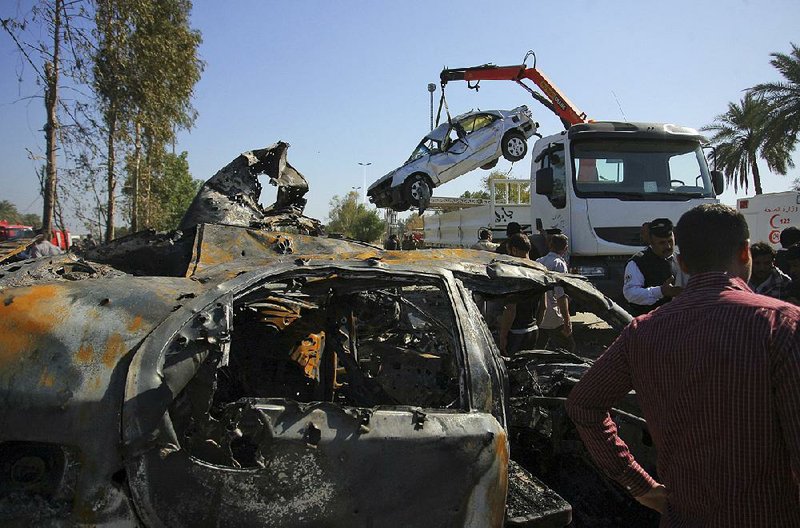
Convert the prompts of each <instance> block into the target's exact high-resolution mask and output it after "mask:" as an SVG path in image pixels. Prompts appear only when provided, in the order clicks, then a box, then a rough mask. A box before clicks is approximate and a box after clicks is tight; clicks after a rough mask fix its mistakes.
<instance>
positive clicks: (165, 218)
mask: <svg viewBox="0 0 800 528" xmlns="http://www.w3.org/2000/svg"><path fill="white" fill-rule="evenodd" d="M187 156H188V153H187V152H185V151H184V152H182V153H181V154H180V155H179V156H178V155H175V154H167V153H164V155H163V161H162V162H161V164H160V170H158V171H155V172H154V174H153V177H152V182H151V186H150V200H149V202H150V203H149V204H148V207H147V208H148V209H149V210H150V225H151V227H153V228H155V229H157V230H159V231H169V230H172V229H176V228H177V227H178V224H179V223H180V221H181V219H182V218H183V215H184V213H186V210H187V209H189V205H190V204H191V203H192V200H193V199H194V197H195V196H196V195H197V192H198V191H199V190H200V187H202V185H203V182H202V181H201V180H193V179H192V176H191V174H190V173H189V161H188V159H187Z"/></svg>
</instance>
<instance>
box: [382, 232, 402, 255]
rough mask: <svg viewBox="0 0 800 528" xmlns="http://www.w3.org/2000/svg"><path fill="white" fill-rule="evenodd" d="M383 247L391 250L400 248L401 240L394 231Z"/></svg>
mask: <svg viewBox="0 0 800 528" xmlns="http://www.w3.org/2000/svg"><path fill="white" fill-rule="evenodd" d="M383 249H388V250H390V251H395V250H398V249H400V241H399V240H397V235H396V234H394V233H392V234H391V235H389V239H388V240H386V243H385V244H384V245H383Z"/></svg>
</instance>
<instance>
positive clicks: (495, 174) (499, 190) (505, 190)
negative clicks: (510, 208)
mask: <svg viewBox="0 0 800 528" xmlns="http://www.w3.org/2000/svg"><path fill="white" fill-rule="evenodd" d="M511 176H513V175H511ZM508 179H513V178H509V174H508V173H505V172H501V171H499V170H493V171H492V172H490V173H489V174H488V175H487V176H486V177H484V178H483V179H482V184H483V188H484V192H485V193H486V197H487V199H488V198H489V197H490V192H491V182H493V181H497V180H508ZM494 193H495V194H494V198H495V202H497V203H503V202H510V203H530V200H531V185H530V183H523V184H518V185H517V184H514V185H497V186H495V191H494ZM509 194H510V196H509Z"/></svg>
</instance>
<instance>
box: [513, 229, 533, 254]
mask: <svg viewBox="0 0 800 528" xmlns="http://www.w3.org/2000/svg"><path fill="white" fill-rule="evenodd" d="M508 249H509V252H510V250H511V249H520V250H525V254H528V253H529V252H530V250H531V241H530V240H528V236H527V235H526V234H524V233H514V234H513V235H511V238H509V239H508Z"/></svg>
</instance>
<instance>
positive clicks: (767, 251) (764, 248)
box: [750, 242, 775, 259]
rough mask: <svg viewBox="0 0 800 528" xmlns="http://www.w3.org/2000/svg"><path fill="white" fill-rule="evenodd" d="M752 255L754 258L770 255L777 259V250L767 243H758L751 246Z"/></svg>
mask: <svg viewBox="0 0 800 528" xmlns="http://www.w3.org/2000/svg"><path fill="white" fill-rule="evenodd" d="M750 255H751V256H752V257H753V258H756V257H763V256H765V255H769V256H770V257H771V258H772V259H775V250H774V249H772V246H770V245H769V244H767V243H766V242H756V243H755V244H753V245H752V246H750Z"/></svg>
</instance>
